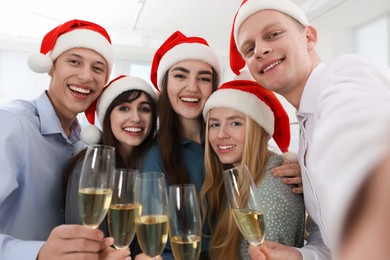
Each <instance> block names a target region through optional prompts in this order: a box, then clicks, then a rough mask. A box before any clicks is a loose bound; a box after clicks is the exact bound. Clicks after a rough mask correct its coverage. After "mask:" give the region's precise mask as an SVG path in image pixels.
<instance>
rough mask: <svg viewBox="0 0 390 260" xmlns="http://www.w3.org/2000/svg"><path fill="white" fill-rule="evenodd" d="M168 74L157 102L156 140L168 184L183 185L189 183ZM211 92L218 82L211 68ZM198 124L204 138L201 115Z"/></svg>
mask: <svg viewBox="0 0 390 260" xmlns="http://www.w3.org/2000/svg"><path fill="white" fill-rule="evenodd" d="M168 72H169V70H168V71H167V72H166V73H165V75H164V78H163V80H162V88H161V93H160V96H159V100H158V105H157V106H158V117H159V122H160V124H159V130H158V134H157V137H158V140H159V142H160V155H161V158H162V162H163V164H164V168H165V170H166V171H167V175H168V178H169V181H170V184H184V183H189V182H190V177H189V172H188V169H187V167H186V166H185V165H184V161H183V159H182V155H181V152H182V151H181V145H180V137H181V136H182V132H181V125H180V121H179V119H178V116H177V114H176V112H175V111H174V110H173V108H172V106H171V103H170V101H169V97H168V91H167V87H168V86H167V85H168ZM212 72H213V77H212V86H213V92H214V91H215V90H217V88H218V84H219V80H218V77H217V72H216V71H215V70H214V68H212ZM199 124H201V125H202V128H201V133H202V139H203V137H204V132H205V131H204V130H205V123H204V121H203V118H202V115H200V116H199Z"/></svg>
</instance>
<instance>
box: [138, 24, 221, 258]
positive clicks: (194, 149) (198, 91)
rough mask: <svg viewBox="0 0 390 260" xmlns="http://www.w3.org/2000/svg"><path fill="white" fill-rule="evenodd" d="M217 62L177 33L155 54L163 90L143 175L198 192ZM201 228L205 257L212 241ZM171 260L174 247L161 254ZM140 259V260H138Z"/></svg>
mask: <svg viewBox="0 0 390 260" xmlns="http://www.w3.org/2000/svg"><path fill="white" fill-rule="evenodd" d="M220 76H221V68H220V64H219V59H218V56H217V54H216V53H215V51H214V50H213V49H212V48H211V47H210V46H209V45H208V43H207V42H206V40H204V39H203V38H200V37H187V36H185V35H183V34H182V33H181V32H179V31H177V32H175V33H173V34H172V35H171V36H170V37H169V38H168V39H167V40H166V41H165V42H164V43H163V44H162V45H161V47H160V48H159V49H158V50H157V52H156V53H155V56H154V59H153V63H152V69H151V80H152V83H153V84H154V86H155V87H156V89H157V90H159V91H161V92H160V94H159V101H158V115H159V130H158V134H157V142H156V144H155V145H153V146H152V149H151V150H150V151H149V153H148V154H147V155H146V157H145V161H144V164H143V167H142V168H141V169H142V170H143V171H160V172H163V173H165V174H166V175H167V180H168V184H170V185H172V184H184V183H193V184H195V186H196V188H197V191H198V192H199V191H200V188H201V186H202V183H203V176H204V129H205V123H204V122H203V119H202V110H203V107H204V104H205V103H206V101H207V99H208V98H209V96H210V95H211V93H212V92H214V91H215V90H216V89H217V88H218V84H219V81H220ZM206 229H207V228H206V227H204V228H203V236H202V250H201V251H202V254H201V259H202V257H203V255H204V254H205V253H206V250H207V244H208V238H207V236H205V235H207V233H208V231H207V230H206ZM162 256H163V258H164V259H173V255H172V251H171V249H170V243H169V242H168V243H167V247H166V249H165V250H164V252H163V254H162ZM137 259H139V258H137Z"/></svg>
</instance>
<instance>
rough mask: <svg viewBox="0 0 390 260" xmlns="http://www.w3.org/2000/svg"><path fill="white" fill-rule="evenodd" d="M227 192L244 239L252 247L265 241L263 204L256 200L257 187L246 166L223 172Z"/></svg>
mask: <svg viewBox="0 0 390 260" xmlns="http://www.w3.org/2000/svg"><path fill="white" fill-rule="evenodd" d="M223 180H224V183H225V190H226V194H227V198H228V201H229V205H230V208H231V212H232V214H233V217H234V220H235V222H236V224H237V226H238V228H239V229H240V231H241V234H242V235H243V236H244V238H245V239H246V240H247V241H248V242H249V243H250V244H252V245H254V246H259V245H261V243H263V241H264V236H265V222H264V214H263V208H262V206H261V203H260V201H259V200H258V199H256V196H255V194H256V185H255V184H254V182H253V179H252V176H251V173H250V172H249V170H248V168H247V167H246V166H240V167H235V168H231V169H228V170H225V171H224V172H223Z"/></svg>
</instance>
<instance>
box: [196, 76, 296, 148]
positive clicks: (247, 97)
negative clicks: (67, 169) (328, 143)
mask: <svg viewBox="0 0 390 260" xmlns="http://www.w3.org/2000/svg"><path fill="white" fill-rule="evenodd" d="M213 108H232V109H234V110H237V111H239V112H241V113H244V114H245V115H247V116H249V117H250V118H252V119H253V120H254V121H256V123H257V124H259V125H260V126H261V127H262V128H263V129H264V130H265V131H266V132H267V133H268V134H269V136H270V138H271V137H272V138H273V139H274V140H275V143H276V144H277V145H278V147H279V148H280V150H281V151H282V152H287V151H288V147H289V145H290V121H289V117H288V115H287V112H286V111H285V109H284V107H283V105H282V104H281V103H280V101H279V99H278V98H277V97H276V95H275V94H274V93H273V92H272V91H270V90H266V89H264V88H263V87H262V86H261V85H259V84H258V83H256V82H255V81H252V80H233V81H228V82H225V83H224V84H222V85H221V86H220V87H219V88H218V89H217V90H216V91H215V92H214V93H213V94H211V96H210V97H209V99H208V100H207V102H206V104H205V107H204V109H203V118H204V120H207V116H208V113H209V111H210V110H211V109H213Z"/></svg>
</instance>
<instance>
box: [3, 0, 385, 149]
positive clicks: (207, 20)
mask: <svg viewBox="0 0 390 260" xmlns="http://www.w3.org/2000/svg"><path fill="white" fill-rule="evenodd" d="M249 1H255V0H249ZM270 1H272V0H270ZM293 2H295V3H296V4H298V5H300V6H301V7H302V8H303V10H304V11H305V13H306V14H307V16H308V18H309V19H310V21H311V23H312V25H313V26H315V27H316V28H317V30H318V34H319V44H318V46H317V52H318V54H319V56H320V57H321V59H322V61H323V62H324V63H327V62H329V61H330V60H331V59H332V58H334V57H335V56H338V55H340V54H343V53H361V54H364V55H369V56H372V57H374V58H376V59H377V60H378V62H383V63H386V64H389V62H390V52H389V44H390V1H389V0H370V1H367V0H293ZM240 4H241V0H112V1H108V2H107V1H104V0H93V1H92V0H82V1H80V0H67V1H50V0H34V1H31V0H13V1H9V2H8V3H7V5H5V4H4V3H3V6H2V8H1V10H0V104H2V103H4V102H7V101H10V100H13V99H19V98H21V99H32V98H34V97H36V96H38V95H39V94H40V93H41V92H42V91H43V90H45V89H46V88H47V87H48V83H49V79H50V78H49V76H47V74H36V73H34V72H32V71H31V70H30V69H29V68H28V66H27V57H28V56H29V54H30V53H32V52H39V48H40V42H41V40H42V38H43V36H44V35H45V34H46V33H47V32H48V31H49V30H51V29H52V28H54V27H55V26H57V25H58V24H60V23H62V22H64V21H67V20H70V19H82V20H89V21H92V22H96V23H98V24H100V25H102V26H103V27H105V28H106V29H107V31H108V32H109V34H110V36H111V39H112V43H113V47H114V51H115V64H114V68H113V72H112V75H111V78H114V77H115V76H117V75H120V74H130V75H133V76H139V77H142V78H144V79H146V80H147V81H149V82H150V77H149V73H150V66H151V61H152V58H153V55H154V52H155V51H156V50H157V48H158V47H159V46H160V45H161V44H162V43H163V41H164V40H165V39H166V38H167V37H168V36H169V35H171V34H172V33H173V32H174V31H176V30H180V31H182V32H183V33H184V34H185V35H187V36H200V37H204V38H205V39H207V41H208V42H209V44H210V46H211V47H213V48H214V49H215V50H216V51H217V53H218V55H219V56H220V60H221V65H222V71H223V75H222V78H223V81H228V80H231V79H233V77H234V75H233V73H232V72H231V71H230V67H229V58H228V55H229V52H228V48H229V37H230V30H231V25H232V21H233V17H234V15H235V12H236V11H237V9H238V7H239V6H240ZM279 98H280V100H281V101H282V103H283V105H284V106H285V108H286V110H287V111H288V113H289V116H290V122H291V130H292V140H291V146H290V150H291V151H296V150H297V149H298V142H297V140H298V138H299V137H298V131H299V130H298V125H297V123H296V121H297V120H296V117H295V109H294V108H293V107H292V106H291V105H290V104H289V103H288V102H287V101H285V100H284V99H283V98H282V97H280V96H279ZM79 119H80V121H81V122H82V124H87V122H86V120H85V118H84V117H83V115H80V116H79ZM3 123H4V122H3ZM3 127H4V126H3ZM271 145H272V142H271Z"/></svg>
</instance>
